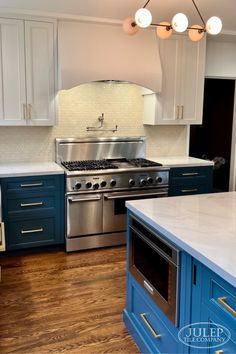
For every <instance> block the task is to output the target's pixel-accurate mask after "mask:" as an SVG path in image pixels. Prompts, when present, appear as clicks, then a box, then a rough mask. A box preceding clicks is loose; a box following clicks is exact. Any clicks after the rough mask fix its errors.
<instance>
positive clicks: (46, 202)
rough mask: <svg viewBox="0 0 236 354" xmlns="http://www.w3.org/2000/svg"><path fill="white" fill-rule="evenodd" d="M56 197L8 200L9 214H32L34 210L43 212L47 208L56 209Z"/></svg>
mask: <svg viewBox="0 0 236 354" xmlns="http://www.w3.org/2000/svg"><path fill="white" fill-rule="evenodd" d="M55 204H56V203H55V197H54V196H49V197H48V196H34V197H25V196H24V197H23V196H22V197H21V198H17V199H9V200H8V203H7V205H8V213H9V214H11V213H12V212H25V211H26V212H30V211H33V210H42V209H47V208H54V207H55V206H56V205H55Z"/></svg>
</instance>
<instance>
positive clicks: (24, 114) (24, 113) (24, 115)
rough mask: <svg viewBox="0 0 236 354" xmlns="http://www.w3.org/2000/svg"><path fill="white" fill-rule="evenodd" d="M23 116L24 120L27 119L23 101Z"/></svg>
mask: <svg viewBox="0 0 236 354" xmlns="http://www.w3.org/2000/svg"><path fill="white" fill-rule="evenodd" d="M23 117H24V120H27V109H26V104H25V103H23Z"/></svg>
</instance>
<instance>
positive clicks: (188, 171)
mask: <svg viewBox="0 0 236 354" xmlns="http://www.w3.org/2000/svg"><path fill="white" fill-rule="evenodd" d="M212 191H213V166H201V167H180V168H179V167H178V168H171V169H170V175H169V196H170V197H173V196H180V195H190V194H202V193H212Z"/></svg>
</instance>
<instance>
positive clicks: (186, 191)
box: [181, 188, 198, 193]
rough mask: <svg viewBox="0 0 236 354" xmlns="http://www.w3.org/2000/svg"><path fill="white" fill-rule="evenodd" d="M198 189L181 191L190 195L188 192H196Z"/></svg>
mask: <svg viewBox="0 0 236 354" xmlns="http://www.w3.org/2000/svg"><path fill="white" fill-rule="evenodd" d="M197 191H198V189H197V188H193V189H181V192H182V193H190V192H197Z"/></svg>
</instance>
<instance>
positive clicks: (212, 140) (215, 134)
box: [189, 79, 235, 192]
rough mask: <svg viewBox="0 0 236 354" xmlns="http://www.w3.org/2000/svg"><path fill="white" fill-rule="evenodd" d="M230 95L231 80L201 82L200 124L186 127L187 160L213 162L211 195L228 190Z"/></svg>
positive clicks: (230, 136)
mask: <svg viewBox="0 0 236 354" xmlns="http://www.w3.org/2000/svg"><path fill="white" fill-rule="evenodd" d="M234 91H235V80H226V79H205V88H204V104H203V123H202V125H199V126H194V125H192V126H191V127H190V149H189V154H190V156H193V157H198V158H204V159H208V160H214V162H215V166H214V170H213V189H214V191H215V192H224V191H228V190H229V179H230V159H231V144H232V127H233V115H234Z"/></svg>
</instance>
